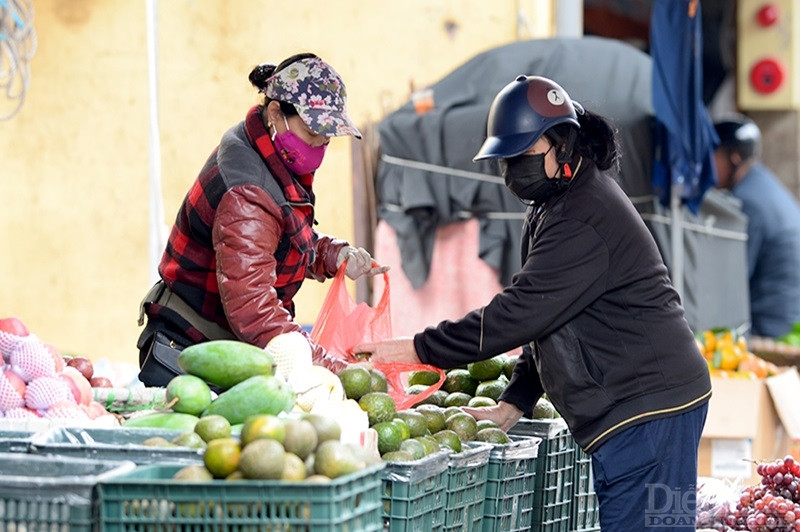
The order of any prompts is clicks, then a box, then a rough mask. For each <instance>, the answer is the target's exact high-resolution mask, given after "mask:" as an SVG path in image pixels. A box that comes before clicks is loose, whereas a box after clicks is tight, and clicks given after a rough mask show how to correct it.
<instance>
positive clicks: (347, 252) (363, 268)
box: [336, 246, 389, 280]
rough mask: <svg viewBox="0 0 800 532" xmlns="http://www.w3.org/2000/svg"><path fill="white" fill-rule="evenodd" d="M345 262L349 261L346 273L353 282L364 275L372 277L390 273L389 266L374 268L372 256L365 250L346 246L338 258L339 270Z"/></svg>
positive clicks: (337, 265)
mask: <svg viewBox="0 0 800 532" xmlns="http://www.w3.org/2000/svg"><path fill="white" fill-rule="evenodd" d="M344 261H347V266H346V267H345V270H344V273H345V275H347V276H348V277H349V278H351V279H353V280H355V279H358V278H359V277H361V276H362V275H369V276H370V277H372V276H373V275H378V274H379V273H383V272H386V271H389V266H376V267H373V266H372V256H371V255H370V254H369V252H368V251H367V250H366V249H364V248H354V247H353V246H344V247H343V248H342V249H341V250H340V251H339V256H338V257H336V267H337V268H338V267H339V266H341V265H342V263H343V262H344Z"/></svg>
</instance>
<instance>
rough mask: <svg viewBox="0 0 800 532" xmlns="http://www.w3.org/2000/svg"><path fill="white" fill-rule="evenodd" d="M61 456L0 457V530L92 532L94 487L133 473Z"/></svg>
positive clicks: (126, 465)
mask: <svg viewBox="0 0 800 532" xmlns="http://www.w3.org/2000/svg"><path fill="white" fill-rule="evenodd" d="M135 467H136V466H135V464H134V463H133V462H110V461H98V460H87V459H83V458H71V457H64V456H49V455H48V456H45V455H43V456H33V455H27V454H21V453H0V530H9V531H11V530H17V531H23V530H29V531H33V530H69V531H70V532H89V531H91V530H93V523H94V519H93V503H94V497H93V490H94V489H95V487H96V485H97V483H98V482H100V481H102V480H104V479H106V478H111V477H113V476H115V475H119V474H124V473H126V472H128V471H131V470H133V469H134V468H135Z"/></svg>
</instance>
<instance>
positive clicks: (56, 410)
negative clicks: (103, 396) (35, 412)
mask: <svg viewBox="0 0 800 532" xmlns="http://www.w3.org/2000/svg"><path fill="white" fill-rule="evenodd" d="M42 417H43V418H45V419H64V420H71V421H88V420H89V419H91V418H90V416H89V414H88V413H87V412H86V411H85V410H84V409H82V408H81V407H80V406H78V405H77V404H75V403H73V402H72V401H60V402H58V403H55V404H53V405H51V406H50V408H48V409H47V410H46V411H44V412H43V413H42Z"/></svg>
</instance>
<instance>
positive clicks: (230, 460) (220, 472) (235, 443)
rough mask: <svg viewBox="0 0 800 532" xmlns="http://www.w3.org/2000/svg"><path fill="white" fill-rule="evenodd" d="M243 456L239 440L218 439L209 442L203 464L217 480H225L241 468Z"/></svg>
mask: <svg viewBox="0 0 800 532" xmlns="http://www.w3.org/2000/svg"><path fill="white" fill-rule="evenodd" d="M256 441H258V440H256ZM270 441H272V440H270ZM241 455H242V448H241V446H240V444H239V440H237V439H235V438H218V439H216V440H211V441H210V442H208V447H206V452H205V454H204V455H203V463H204V464H205V466H206V469H208V470H209V471H210V472H211V474H212V475H214V476H215V477H216V478H225V477H227V476H228V475H230V474H231V473H233V472H234V471H236V470H237V469H238V468H239V460H240V459H241Z"/></svg>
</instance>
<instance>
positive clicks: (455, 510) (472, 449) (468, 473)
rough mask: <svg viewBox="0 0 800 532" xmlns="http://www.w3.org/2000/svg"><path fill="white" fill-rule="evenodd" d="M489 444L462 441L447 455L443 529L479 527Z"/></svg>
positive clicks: (484, 494)
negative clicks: (458, 449) (460, 448)
mask: <svg viewBox="0 0 800 532" xmlns="http://www.w3.org/2000/svg"><path fill="white" fill-rule="evenodd" d="M491 450H492V446H491V445H489V444H484V443H477V442H468V443H464V448H463V449H462V451H461V452H460V453H453V454H451V455H450V460H449V462H448V465H447V474H446V475H445V476H446V480H445V503H444V530H448V531H450V530H465V531H471V530H480V528H481V524H482V521H483V503H484V499H485V496H486V477H487V473H488V472H489V453H490V452H491Z"/></svg>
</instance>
